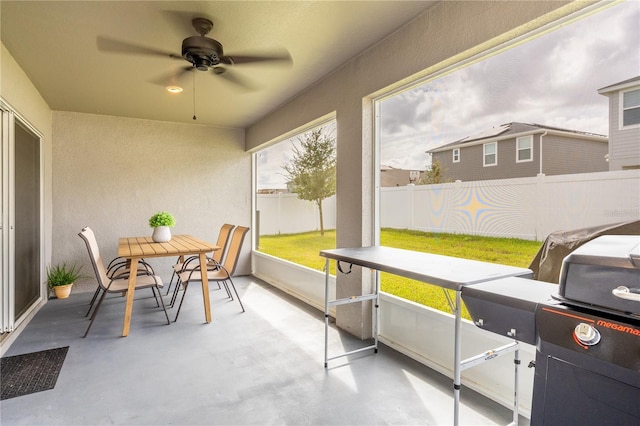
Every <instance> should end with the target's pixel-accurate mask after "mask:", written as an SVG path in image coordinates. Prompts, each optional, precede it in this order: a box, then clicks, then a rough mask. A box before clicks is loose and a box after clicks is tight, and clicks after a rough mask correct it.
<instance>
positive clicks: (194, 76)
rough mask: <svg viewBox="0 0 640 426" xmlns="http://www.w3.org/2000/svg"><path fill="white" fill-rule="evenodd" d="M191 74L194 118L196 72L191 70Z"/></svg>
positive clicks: (194, 112)
mask: <svg viewBox="0 0 640 426" xmlns="http://www.w3.org/2000/svg"><path fill="white" fill-rule="evenodd" d="M191 73H192V74H193V119H194V120H195V119H196V72H195V71H191Z"/></svg>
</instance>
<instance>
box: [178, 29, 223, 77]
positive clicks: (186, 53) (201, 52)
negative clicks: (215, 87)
mask: <svg viewBox="0 0 640 426" xmlns="http://www.w3.org/2000/svg"><path fill="white" fill-rule="evenodd" d="M222 56H223V53H222V44H220V43H219V42H218V41H217V40H214V39H212V38H208V37H203V36H193V37H187V38H185V39H184V40H183V41H182V57H183V58H184V59H186V60H187V61H189V62H190V63H192V64H193V66H194V67H196V68H197V69H198V70H200V71H207V70H208V69H209V67H212V66H215V65H218V64H219V63H220V58H221V57H222Z"/></svg>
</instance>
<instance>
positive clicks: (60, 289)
mask: <svg viewBox="0 0 640 426" xmlns="http://www.w3.org/2000/svg"><path fill="white" fill-rule="evenodd" d="M71 287H73V283H71V284H67V285H57V286H55V287H53V291H54V292H55V293H56V297H57V298H58V299H66V298H67V297H69V295H70V294H71Z"/></svg>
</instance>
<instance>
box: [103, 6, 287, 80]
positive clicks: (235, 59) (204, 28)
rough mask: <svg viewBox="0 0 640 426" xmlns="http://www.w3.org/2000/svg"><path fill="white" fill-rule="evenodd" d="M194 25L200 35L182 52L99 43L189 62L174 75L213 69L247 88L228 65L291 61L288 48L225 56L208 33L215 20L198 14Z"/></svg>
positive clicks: (106, 48)
mask: <svg viewBox="0 0 640 426" xmlns="http://www.w3.org/2000/svg"><path fill="white" fill-rule="evenodd" d="M191 24H192V26H193V28H194V29H195V30H196V32H197V33H198V34H200V35H196V36H191V37H187V38H185V39H184V40H182V54H181V55H176V54H174V53H172V52H167V51H163V50H160V49H154V48H148V47H144V46H140V45H136V44H132V43H128V42H123V41H118V40H114V39H111V38H107V37H102V36H98V38H97V46H98V49H99V50H101V51H105V52H115V53H127V54H137V55H152V56H163V57H166V58H170V59H179V60H185V61H187V62H189V64H190V65H189V66H187V67H184V68H182V69H181V71H180V72H179V73H178V74H175V73H173V74H172V77H174V78H179V77H180V76H182V75H184V74H185V73H187V72H189V71H194V70H198V71H209V70H211V71H212V73H213V74H214V75H218V76H221V77H223V78H225V79H226V80H227V81H230V82H232V83H235V84H237V85H239V86H242V87H244V88H245V89H253V88H254V87H252V85H251V84H250V83H248V82H247V81H246V80H245V79H243V78H241V77H240V76H238V75H235V74H233V73H230V72H229V69H228V67H229V66H234V65H241V64H251V63H261V62H281V63H291V55H289V52H287V51H286V50H284V51H280V52H275V53H272V54H270V55H235V54H232V55H225V53H224V49H223V47H222V43H220V42H219V41H217V40H214V39H212V38H209V37H207V34H209V32H210V31H211V29H212V28H213V22H212V21H211V20H209V19H207V18H202V17H197V18H194V19H192V21H191Z"/></svg>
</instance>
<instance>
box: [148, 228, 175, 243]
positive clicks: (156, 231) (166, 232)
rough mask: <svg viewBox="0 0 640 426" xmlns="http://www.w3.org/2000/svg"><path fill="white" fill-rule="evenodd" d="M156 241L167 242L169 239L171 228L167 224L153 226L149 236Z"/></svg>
mask: <svg viewBox="0 0 640 426" xmlns="http://www.w3.org/2000/svg"><path fill="white" fill-rule="evenodd" d="M151 238H153V241H155V242H156V243H167V242H169V241H171V228H169V227H168V226H157V227H155V228H153V235H152V236H151Z"/></svg>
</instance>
